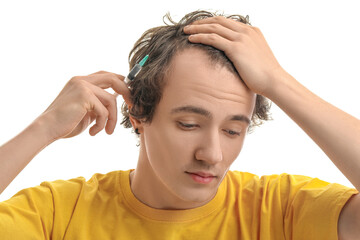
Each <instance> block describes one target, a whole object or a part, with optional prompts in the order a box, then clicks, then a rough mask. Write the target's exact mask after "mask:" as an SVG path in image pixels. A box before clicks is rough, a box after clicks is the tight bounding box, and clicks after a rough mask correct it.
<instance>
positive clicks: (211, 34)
mask: <svg viewBox="0 0 360 240" xmlns="http://www.w3.org/2000/svg"><path fill="white" fill-rule="evenodd" d="M217 37H218V35H217V34H216V33H210V34H209V40H210V41H216V39H217Z"/></svg>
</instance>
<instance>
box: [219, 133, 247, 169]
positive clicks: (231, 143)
mask: <svg viewBox="0 0 360 240" xmlns="http://www.w3.org/2000/svg"><path fill="white" fill-rule="evenodd" d="M244 138H245V136H240V137H239V139H236V140H232V139H230V140H229V139H225V140H224V142H223V145H222V146H223V147H222V149H223V157H224V159H226V160H227V165H229V164H232V163H233V162H234V161H235V160H236V158H237V157H238V156H239V154H240V152H241V149H242V147H243V144H244Z"/></svg>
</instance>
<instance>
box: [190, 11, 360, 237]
mask: <svg viewBox="0 0 360 240" xmlns="http://www.w3.org/2000/svg"><path fill="white" fill-rule="evenodd" d="M184 32H185V33H187V34H191V35H190V36H189V41H191V42H196V43H203V44H207V45H211V46H213V47H216V48H218V49H220V50H222V51H224V52H225V54H226V55H227V56H228V57H229V59H230V60H231V61H232V62H233V64H234V66H235V67H236V69H237V71H238V73H239V74H240V76H241V78H242V80H243V81H244V82H245V84H246V85H247V86H248V87H249V88H250V89H251V90H252V91H253V92H255V93H257V94H260V95H263V96H266V97H268V98H269V99H271V100H272V101H273V102H274V103H276V104H277V105H278V106H279V107H280V108H281V109H282V110H283V111H284V112H285V113H286V114H287V115H289V117H290V118H292V119H293V120H294V121H295V122H296V123H297V124H298V125H299V126H300V127H301V128H302V129H303V130H304V131H305V132H306V133H307V134H308V135H309V136H310V137H311V138H312V139H313V140H314V141H315V143H316V144H317V145H318V146H319V147H320V148H321V149H322V150H323V151H324V152H325V153H326V154H327V156H328V157H329V158H330V159H331V161H332V162H333V163H334V164H335V165H336V166H337V167H338V168H339V170H340V171H341V172H342V173H343V174H344V175H345V177H346V178H347V179H348V180H349V181H350V182H351V183H352V184H353V185H354V186H355V187H356V189H357V190H358V191H359V190H360V174H359V173H360V148H359V146H360V121H359V120H358V119H356V118H354V117H353V116H351V115H349V114H347V113H345V112H343V111H341V110H340V109H338V108H336V107H334V106H332V105H331V104H329V103H327V102H326V101H324V100H322V99H321V98H320V97H318V96H316V95H315V94H313V93H312V92H311V91H309V90H308V89H306V88H305V87H304V86H302V85H301V84H300V83H299V82H298V81H296V79H295V78H293V77H292V76H291V75H290V74H288V73H287V72H286V71H285V70H284V69H282V67H281V66H280V64H279V63H278V62H277V60H276V59H275V57H274V55H273V53H272V51H271V49H270V47H269V46H268V44H267V43H266V40H265V38H264V36H263V35H262V33H261V31H260V29H259V28H257V27H252V26H249V25H246V24H243V23H240V22H236V21H234V20H231V19H226V18H224V17H214V18H208V19H204V20H200V21H196V22H195V23H193V24H192V25H190V26H188V27H187V28H185V29H184ZM358 226H360V195H359V194H357V195H355V196H353V197H352V198H351V199H350V200H349V201H348V202H347V204H346V205H345V206H344V208H343V210H342V212H341V214H340V217H339V224H338V230H339V231H338V235H339V237H340V239H357V237H358V236H359V235H360V228H359V227H358Z"/></svg>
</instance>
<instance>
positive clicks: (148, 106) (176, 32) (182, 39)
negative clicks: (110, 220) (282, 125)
mask: <svg viewBox="0 0 360 240" xmlns="http://www.w3.org/2000/svg"><path fill="white" fill-rule="evenodd" d="M215 16H223V17H227V18H231V19H234V20H236V21H239V22H242V23H245V24H248V25H251V24H250V22H249V16H248V15H247V16H246V17H243V16H241V15H229V16H227V15H224V14H222V13H217V12H216V13H211V12H208V11H194V12H191V13H189V14H187V15H185V16H184V17H183V18H182V19H181V20H180V21H179V22H175V21H173V20H172V18H171V16H170V14H169V13H167V14H166V15H165V16H164V17H163V21H164V23H165V26H160V27H155V28H151V29H149V30H147V31H146V32H144V33H143V35H142V36H141V37H140V39H139V40H137V42H136V43H135V45H134V47H133V49H132V50H131V51H130V54H129V64H130V69H131V68H133V67H134V65H135V64H136V63H138V62H139V61H140V60H141V59H142V58H143V57H145V55H149V59H148V60H147V62H146V63H145V65H144V66H143V68H142V70H141V71H140V72H139V74H138V75H137V76H136V78H135V79H134V80H133V81H131V82H130V83H129V88H130V93H131V101H132V103H133V106H132V108H131V109H130V111H129V108H128V106H127V104H126V103H125V102H124V103H123V105H122V108H121V111H122V114H123V120H122V122H121V124H122V125H124V127H126V128H131V127H132V125H131V122H130V119H129V115H131V116H132V117H134V118H136V119H139V120H141V121H143V122H145V123H151V121H152V118H153V115H154V113H155V109H156V106H157V105H158V103H159V101H160V99H161V96H162V91H163V89H164V86H165V84H166V76H167V71H168V70H169V66H170V62H171V60H172V58H173V57H174V55H175V54H176V53H178V52H180V51H182V50H184V49H188V48H198V49H201V50H203V51H205V52H206V53H207V55H208V56H209V59H210V61H211V62H212V63H219V64H221V65H223V66H225V67H227V68H228V69H229V70H230V71H231V72H233V73H235V74H238V73H237V71H236V69H235V67H234V65H233V64H232V62H231V61H230V60H229V59H228V58H227V56H226V55H225V54H224V52H223V51H221V50H219V49H216V48H214V47H212V46H208V45H204V44H199V43H191V42H189V41H188V35H186V34H185V33H184V32H183V28H184V26H186V25H188V24H190V23H192V22H194V21H196V20H200V19H205V18H209V17H215ZM166 20H167V21H168V22H169V23H167V21H166ZM240 78H241V77H240ZM270 106H271V103H270V101H269V100H268V99H267V98H265V97H263V96H261V95H257V96H256V104H255V109H254V113H253V115H252V118H251V124H250V130H252V128H253V127H254V126H259V125H261V124H262V123H263V121H266V120H269V119H271V117H270V113H269V110H270Z"/></svg>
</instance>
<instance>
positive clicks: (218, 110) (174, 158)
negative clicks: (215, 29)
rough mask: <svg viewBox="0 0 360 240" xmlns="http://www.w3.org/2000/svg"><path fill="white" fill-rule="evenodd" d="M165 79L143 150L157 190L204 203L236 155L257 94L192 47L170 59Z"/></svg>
mask: <svg viewBox="0 0 360 240" xmlns="http://www.w3.org/2000/svg"><path fill="white" fill-rule="evenodd" d="M166 81H167V84H166V86H165V88H164V91H163V96H162V98H161V100H160V102H159V104H158V106H157V108H156V112H155V114H154V116H153V120H152V122H151V123H150V124H145V125H144V129H143V134H142V139H141V140H142V142H141V147H142V151H143V152H145V154H144V155H145V156H146V157H145V158H147V161H148V162H149V168H150V169H149V171H153V176H156V178H157V182H158V183H161V186H156V187H158V190H159V189H161V188H163V191H168V192H171V193H172V194H173V195H174V196H176V197H177V198H179V199H181V200H182V201H186V202H197V203H201V202H207V201H209V200H211V199H212V198H213V197H214V196H215V194H216V192H217V188H218V186H219V185H220V183H221V181H222V179H223V178H224V176H225V174H226V173H227V171H228V170H229V168H230V165H231V164H232V163H233V161H234V160H235V158H236V157H237V156H238V154H239V153H240V150H241V148H242V145H243V142H244V138H245V135H246V132H247V128H248V126H249V122H248V120H249V119H251V116H252V113H253V109H254V106H255V97H256V96H255V94H254V93H253V92H251V91H250V90H249V89H248V88H247V87H246V86H245V84H244V83H243V82H241V80H240V78H239V77H238V76H237V75H236V74H234V73H232V72H230V71H229V70H228V69H227V68H226V67H223V66H221V65H219V64H214V63H211V62H210V61H209V57H208V56H207V55H206V53H205V52H204V51H202V50H199V49H194V48H192V49H186V50H184V51H182V52H180V53H178V54H177V55H176V56H175V57H174V58H173V60H172V64H171V67H170V70H169V74H168V75H167V77H166ZM198 175H202V177H201V176H198ZM206 175H211V176H212V177H206ZM159 180H160V181H159Z"/></svg>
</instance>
